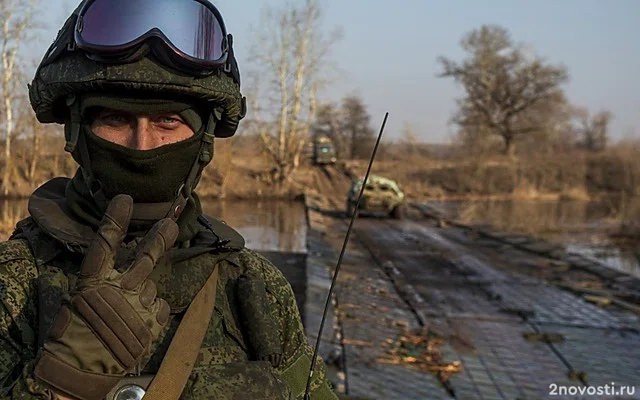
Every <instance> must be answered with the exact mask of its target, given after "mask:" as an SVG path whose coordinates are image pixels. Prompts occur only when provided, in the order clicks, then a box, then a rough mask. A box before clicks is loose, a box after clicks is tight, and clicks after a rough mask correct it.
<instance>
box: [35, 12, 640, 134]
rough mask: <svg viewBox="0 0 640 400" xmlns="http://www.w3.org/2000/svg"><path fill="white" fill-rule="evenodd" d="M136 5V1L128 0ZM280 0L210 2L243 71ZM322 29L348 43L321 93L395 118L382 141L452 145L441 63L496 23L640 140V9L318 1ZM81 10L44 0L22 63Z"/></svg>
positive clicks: (584, 100)
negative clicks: (469, 36)
mask: <svg viewBox="0 0 640 400" xmlns="http://www.w3.org/2000/svg"><path fill="white" fill-rule="evenodd" d="M132 1H135V0H132ZM283 2H284V0H262V1H259V0H233V1H231V0H222V1H218V2H214V3H215V4H217V6H218V8H219V9H220V11H221V12H222V14H223V16H224V19H225V22H226V24H227V28H228V30H229V32H230V33H232V34H233V35H234V42H235V44H234V47H235V49H236V53H237V57H238V60H239V64H240V69H241V71H242V70H243V65H247V61H248V57H249V48H250V45H251V44H252V43H253V42H254V40H253V32H254V31H253V29H255V28H256V27H259V22H260V12H261V9H262V7H264V6H265V5H267V4H274V5H277V4H281V3H283ZM321 2H322V3H323V4H324V6H325V11H326V15H325V20H324V23H325V25H326V29H327V30H328V31H329V30H331V29H332V28H333V27H337V26H340V27H342V29H343V32H344V36H343V39H342V40H341V41H340V42H338V43H336V45H335V47H334V48H333V51H332V53H331V58H332V59H333V61H334V62H336V63H337V64H338V66H339V67H340V69H341V70H342V71H343V72H344V76H343V77H342V79H341V80H340V81H339V82H337V83H336V84H334V85H333V86H331V87H330V88H328V89H327V90H325V92H324V93H322V99H323V100H338V99H340V98H341V97H343V96H345V95H347V94H352V93H359V94H360V95H362V97H363V98H364V100H365V102H366V104H367V105H368V106H369V111H370V113H371V116H372V125H374V126H375V127H376V129H377V126H379V124H380V122H381V121H382V118H383V115H384V112H385V111H389V112H390V116H389V122H388V124H387V131H386V134H385V135H387V136H389V137H393V138H397V137H399V136H400V132H401V129H402V126H403V123H404V122H409V123H411V124H413V126H414V127H415V128H416V130H417V132H418V133H419V135H420V137H421V139H422V140H424V141H429V142H446V141H447V140H448V139H449V137H450V134H451V132H452V130H453V127H452V126H450V125H449V124H448V121H449V118H450V116H451V114H452V113H453V112H454V110H455V99H456V97H459V96H460V95H461V94H462V92H461V89H460V88H458V87H456V85H455V84H454V82H453V81H452V80H450V79H442V78H436V74H437V73H438V71H439V65H438V63H437V61H436V60H437V57H438V56H440V55H444V56H446V57H449V58H454V59H456V60H461V59H462V57H463V53H462V51H461V49H460V46H459V42H460V39H461V38H462V36H463V35H464V34H465V33H467V32H469V31H470V30H472V29H475V28H478V27H479V26H481V25H482V24H499V25H502V26H504V27H505V28H507V29H508V31H509V32H510V33H511V34H512V36H513V38H514V40H515V41H517V42H524V43H528V44H530V45H531V46H532V48H533V49H534V50H535V51H536V53H537V54H538V55H540V56H542V57H545V58H546V59H547V60H548V61H549V62H552V63H564V64H565V65H566V66H567V67H568V69H569V73H570V77H571V80H570V82H569V83H568V84H567V85H566V86H565V89H566V93H567V95H568V97H569V100H570V101H571V102H572V103H573V104H575V105H580V106H584V107H588V108H589V109H590V110H592V111H598V110H599V109H602V108H606V109H609V110H611V111H612V112H613V113H614V115H615V119H614V120H613V121H612V126H611V128H612V135H613V137H614V138H622V137H625V136H629V135H640V1H639V0H609V1H605V0H537V1H523V0H439V1H431V0H396V1H382V0H321ZM75 4H76V2H75V1H71V0H46V6H47V11H46V12H45V13H44V15H45V17H46V19H45V21H44V22H45V25H46V26H47V28H45V29H44V30H43V32H42V33H40V38H41V39H39V40H35V41H33V42H31V43H30V45H29V51H28V52H26V53H25V54H23V56H24V57H27V58H28V57H32V58H34V59H35V58H37V57H40V56H41V55H42V54H43V53H44V51H45V50H46V48H47V47H48V46H49V44H50V43H51V41H52V40H53V38H54V36H55V33H56V32H57V30H58V29H59V27H60V26H61V24H62V22H63V21H64V18H65V16H66V15H68V14H69V13H70V12H71V11H72V8H73V7H74V6H75Z"/></svg>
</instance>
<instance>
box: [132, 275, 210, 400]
mask: <svg viewBox="0 0 640 400" xmlns="http://www.w3.org/2000/svg"><path fill="white" fill-rule="evenodd" d="M217 285H218V264H216V265H215V267H214V268H213V273H212V274H211V276H210V277H209V279H207V282H206V283H205V284H204V286H203V287H202V289H200V291H199V292H198V294H197V295H196V297H195V298H194V299H193V301H192V302H191V304H190V305H189V308H187V312H186V313H185V314H184V318H183V319H182V322H180V325H179V326H178V329H177V330H176V333H175V335H174V336H173V339H172V340H171V344H169V349H168V350H167V353H166V354H165V356H164V359H163V360H162V363H161V364H160V369H159V370H158V373H157V374H156V376H155V378H154V379H153V381H152V382H151V385H150V386H149V389H148V390H147V392H146V394H145V395H144V398H145V400H176V399H178V398H179V397H180V395H181V394H182V390H183V389H184V387H185V385H186V384H187V380H188V379H189V375H191V370H192V369H193V366H194V364H195V362H196V358H197V357H198V353H199V352H200V347H201V345H202V340H203V339H204V335H205V333H206V332H207V328H208V326H209V321H211V315H212V314H213V307H214V306H215V303H216V302H215V299H216V287H217Z"/></svg>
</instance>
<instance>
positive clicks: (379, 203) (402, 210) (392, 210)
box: [346, 175, 407, 219]
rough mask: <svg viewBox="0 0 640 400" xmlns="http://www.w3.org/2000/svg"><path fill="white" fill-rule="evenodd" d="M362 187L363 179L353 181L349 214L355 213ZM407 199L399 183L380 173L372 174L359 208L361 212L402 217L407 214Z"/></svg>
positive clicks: (348, 203) (348, 202) (349, 198)
mask: <svg viewBox="0 0 640 400" xmlns="http://www.w3.org/2000/svg"><path fill="white" fill-rule="evenodd" d="M360 188H362V179H358V180H357V181H355V182H354V183H353V185H352V186H351V189H349V193H348V194H347V207H346V212H347V216H351V214H353V210H354V208H355V206H356V202H357V201H358V195H359V194H360ZM406 207H407V206H406V200H405V196H404V193H403V192H402V190H401V189H400V187H399V186H398V184H397V183H396V182H395V181H393V180H391V179H388V178H385V177H383V176H378V175H370V176H369V179H368V180H367V186H365V188H364V193H362V199H361V200H360V205H359V206H358V209H359V210H360V212H364V213H370V214H380V213H383V214H385V215H387V216H389V217H391V218H395V219H402V218H404V216H405V214H406Z"/></svg>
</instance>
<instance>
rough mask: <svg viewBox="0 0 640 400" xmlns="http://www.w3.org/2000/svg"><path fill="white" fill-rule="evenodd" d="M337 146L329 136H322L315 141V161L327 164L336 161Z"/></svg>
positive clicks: (315, 162)
mask: <svg viewBox="0 0 640 400" xmlns="http://www.w3.org/2000/svg"><path fill="white" fill-rule="evenodd" d="M336 160H337V158H336V148H335V146H334V145H333V142H332V141H331V139H329V138H328V137H325V136H322V137H319V138H317V139H316V140H315V141H314V142H313V163H314V164H316V165H326V164H335V163H336Z"/></svg>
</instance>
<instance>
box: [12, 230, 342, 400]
mask: <svg viewBox="0 0 640 400" xmlns="http://www.w3.org/2000/svg"><path fill="white" fill-rule="evenodd" d="M14 236H20V237H24V239H12V240H9V241H7V242H4V243H1V244H0V298H1V299H2V305H1V306H0V383H1V387H2V389H1V390H2V391H1V392H0V395H1V396H2V398H11V399H35V398H51V397H50V396H51V394H50V392H49V391H48V390H47V389H46V388H45V387H43V386H41V385H39V384H38V382H36V381H35V380H34V379H33V377H32V369H33V360H34V359H35V357H36V354H37V352H38V348H39V344H38V342H39V340H42V339H41V338H42V336H43V332H46V329H47V328H48V326H49V325H50V324H51V320H52V317H53V315H54V314H55V312H56V310H57V308H58V307H59V305H60V301H61V297H62V296H64V295H65V294H66V293H67V292H68V290H69V287H70V286H72V285H73V282H74V281H75V279H76V275H77V271H78V265H79V261H78V260H79V259H80V258H81V254H82V251H83V247H81V246H79V245H77V244H76V245H73V244H72V243H70V242H68V243H62V242H60V241H58V240H57V239H53V238H52V237H51V236H50V235H48V234H47V232H45V231H44V230H43V229H41V228H39V227H38V226H37V225H36V224H35V223H34V221H33V219H32V218H28V219H26V220H24V221H21V222H20V223H19V224H18V228H17V230H16V233H15V234H14ZM33 245H36V246H42V249H39V250H38V251H37V252H39V253H41V255H40V257H39V258H36V257H35V255H34V254H35V253H36V252H34V251H32V250H31V246H33ZM237 245H238V244H237V243H236V244H235V246H237ZM67 246H68V247H70V248H67ZM214 257H215V255H212V254H209V253H205V254H201V255H198V256H195V257H192V258H190V259H188V260H185V261H181V262H179V263H176V264H175V265H163V266H158V267H156V269H155V270H154V272H153V275H152V278H154V280H155V281H156V283H157V285H158V296H160V297H162V298H164V299H165V300H167V301H168V302H169V305H170V307H171V310H172V316H171V320H170V322H169V324H168V325H167V328H166V329H165V331H164V332H163V333H162V335H161V337H160V340H159V341H158V342H157V343H155V344H154V346H155V348H154V350H153V357H152V358H151V360H150V361H149V363H148V364H147V365H146V366H145V368H144V370H143V371H142V372H149V373H153V372H155V371H156V369H157V368H158V365H159V362H160V361H161V359H162V356H163V354H164V351H166V348H167V346H168V344H169V341H170V339H171V337H172V335H173V332H174V331H175V329H176V327H177V325H178V323H179V322H180V317H181V312H182V311H184V309H185V308H186V306H187V305H188V303H189V300H190V297H192V296H193V295H194V294H195V292H196V291H197V289H199V287H200V286H201V285H202V284H203V282H204V280H206V277H207V276H208V273H209V272H210V271H211V269H212V259H213V258H214ZM220 267H221V269H220V278H219V280H218V290H217V298H216V306H215V315H214V317H213V318H212V320H211V323H210V325H209V328H208V331H207V334H206V336H205V339H204V342H203V344H202V349H201V351H200V355H199V356H198V360H197V362H196V367H195V368H194V370H193V372H192V374H191V377H190V380H189V383H188V384H187V388H186V389H185V391H184V392H183V395H182V397H181V398H183V399H205V398H222V399H224V398H230V397H229V396H228V395H227V394H226V393H227V391H229V386H232V390H233V391H239V393H242V396H241V398H252V399H263V398H274V399H279V398H288V397H287V394H286V393H279V390H280V389H281V387H282V386H281V385H280V384H279V382H278V381H279V380H280V379H282V380H284V381H285V382H286V383H287V386H288V388H289V389H290V390H291V392H292V393H293V396H294V397H295V398H301V395H302V393H303V392H304V389H305V384H306V377H307V374H308V371H309V368H310V361H311V356H312V353H313V351H312V349H311V348H310V346H309V345H308V343H307V339H306V337H305V334H304V331H303V327H302V324H301V322H300V316H299V313H298V308H297V305H296V302H295V298H294V296H293V292H292V290H291V286H290V285H289V283H288V282H287V280H286V279H285V278H284V276H283V275H282V274H281V273H280V272H279V271H278V270H277V269H276V268H275V267H274V266H273V265H272V264H271V263H270V262H269V261H268V260H266V259H265V258H264V257H262V256H261V255H259V254H257V253H256V252H254V251H252V250H248V249H246V248H242V249H240V250H235V251H233V255H232V257H229V258H228V259H227V260H226V261H224V262H223V263H222V264H221V265H220ZM185 270H188V271H189V273H188V274H186V273H185V272H184V271H185ZM176 271H179V272H178V273H176ZM248 271H249V272H253V273H257V274H259V275H260V276H261V277H262V278H263V279H264V282H265V286H266V289H267V294H268V300H269V305H270V309H271V310H272V315H273V317H274V318H275V320H277V321H278V325H277V331H278V339H279V340H280V341H281V343H282V344H283V354H284V361H283V362H282V363H281V365H280V366H279V367H278V368H277V369H275V370H274V369H272V367H271V366H270V365H269V364H268V363H266V362H261V361H250V356H251V349H250V345H249V343H247V340H246V336H245V334H243V331H244V328H243V321H242V320H241V319H240V313H239V311H238V306H237V303H238V299H237V293H236V292H235V290H234V287H235V282H236V280H237V279H238V277H239V276H240V275H242V274H246V273H247V272H248ZM39 338H40V339H39ZM251 364H254V365H251ZM248 366H249V367H250V371H251V373H253V374H254V376H252V375H251V374H248V373H247V372H246V371H247V367H248ZM272 371H275V372H276V374H274V373H273V372H272ZM221 383H222V384H221ZM269 390H273V392H269ZM219 393H222V394H221V395H219V396H216V395H217V394H219ZM311 393H312V394H311V398H312V399H316V398H317V399H324V398H327V399H330V398H335V395H334V394H333V393H332V392H331V390H330V389H329V384H328V382H327V380H326V374H325V369H324V365H323V363H322V361H321V360H318V362H317V363H316V370H315V371H314V377H313V382H312V386H311Z"/></svg>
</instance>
